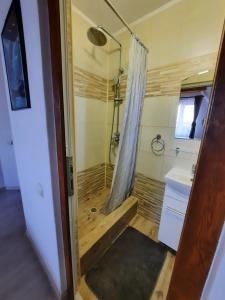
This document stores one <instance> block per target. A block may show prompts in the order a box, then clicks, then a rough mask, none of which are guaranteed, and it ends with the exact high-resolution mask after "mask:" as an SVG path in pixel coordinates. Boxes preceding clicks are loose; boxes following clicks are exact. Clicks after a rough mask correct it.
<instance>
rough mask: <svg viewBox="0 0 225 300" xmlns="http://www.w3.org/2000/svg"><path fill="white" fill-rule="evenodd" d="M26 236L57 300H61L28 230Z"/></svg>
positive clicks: (59, 293)
mask: <svg viewBox="0 0 225 300" xmlns="http://www.w3.org/2000/svg"><path fill="white" fill-rule="evenodd" d="M26 235H27V237H28V239H29V240H30V242H31V244H32V247H33V249H34V251H35V253H36V255H37V257H38V259H39V262H40V263H41V265H42V267H43V269H44V271H45V273H46V275H47V277H48V279H49V282H50V284H51V287H52V288H53V290H54V291H55V294H56V296H57V299H58V300H60V299H61V298H62V295H61V292H60V291H59V290H58V287H57V286H56V285H55V281H54V279H53V278H52V275H51V274H50V272H49V270H48V268H47V265H46V263H45V262H44V260H43V258H42V256H41V254H40V252H39V250H38V248H37V246H36V244H35V242H34V240H33V238H32V236H31V234H30V233H29V231H28V229H27V230H26Z"/></svg>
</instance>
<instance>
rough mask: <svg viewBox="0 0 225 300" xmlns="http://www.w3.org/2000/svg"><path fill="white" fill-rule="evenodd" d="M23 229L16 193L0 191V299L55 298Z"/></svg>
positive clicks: (41, 299)
mask: <svg viewBox="0 0 225 300" xmlns="http://www.w3.org/2000/svg"><path fill="white" fill-rule="evenodd" d="M25 230H26V226H25V220H24V215H23V208H22V201H21V195H20V192H19V191H0V299H1V300H55V299H57V298H56V296H55V295H54V292H53V290H52V288H51V286H50V283H49V281H48V278H47V276H46V274H45V273H44V271H43V269H42V266H41V264H40V263H39V261H38V258H37V256H36V254H35V252H34V250H33V248H32V245H31V243H30V241H29V240H28V238H27V236H26V234H25ZM46 247H47V244H46Z"/></svg>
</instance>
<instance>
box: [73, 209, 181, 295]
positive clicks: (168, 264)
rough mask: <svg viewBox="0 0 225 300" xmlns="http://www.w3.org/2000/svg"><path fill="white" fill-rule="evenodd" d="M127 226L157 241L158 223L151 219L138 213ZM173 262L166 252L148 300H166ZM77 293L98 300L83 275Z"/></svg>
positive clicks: (169, 254) (170, 254)
mask: <svg viewBox="0 0 225 300" xmlns="http://www.w3.org/2000/svg"><path fill="white" fill-rule="evenodd" d="M129 226H132V227H133V228H135V229H137V230H138V231H140V232H142V233H143V234H145V235H146V236H148V237H149V238H150V239H152V240H154V241H156V242H158V240H157V235H158V225H156V224H154V223H152V222H151V221H149V220H147V219H145V218H144V217H142V216H140V215H138V214H137V215H136V216H135V217H134V218H133V219H132V220H131V221H130V223H129ZM174 262H175V256H174V255H173V254H172V253H170V252H167V255H166V259H165V262H164V265H163V267H162V270H161V272H160V275H159V278H158V280H157V283H156V286H155V289H154V291H153V294H152V296H151V298H150V300H166V296H167V292H168V288H169V283H170V279H171V275H172V271H173V266H174ZM78 290H79V293H80V294H81V296H82V297H83V299H84V300H98V299H97V298H96V296H95V295H94V294H93V293H92V291H91V290H90V289H89V287H88V286H87V284H86V282H85V279H84V276H83V277H82V278H81V281H80V284H79V287H78Z"/></svg>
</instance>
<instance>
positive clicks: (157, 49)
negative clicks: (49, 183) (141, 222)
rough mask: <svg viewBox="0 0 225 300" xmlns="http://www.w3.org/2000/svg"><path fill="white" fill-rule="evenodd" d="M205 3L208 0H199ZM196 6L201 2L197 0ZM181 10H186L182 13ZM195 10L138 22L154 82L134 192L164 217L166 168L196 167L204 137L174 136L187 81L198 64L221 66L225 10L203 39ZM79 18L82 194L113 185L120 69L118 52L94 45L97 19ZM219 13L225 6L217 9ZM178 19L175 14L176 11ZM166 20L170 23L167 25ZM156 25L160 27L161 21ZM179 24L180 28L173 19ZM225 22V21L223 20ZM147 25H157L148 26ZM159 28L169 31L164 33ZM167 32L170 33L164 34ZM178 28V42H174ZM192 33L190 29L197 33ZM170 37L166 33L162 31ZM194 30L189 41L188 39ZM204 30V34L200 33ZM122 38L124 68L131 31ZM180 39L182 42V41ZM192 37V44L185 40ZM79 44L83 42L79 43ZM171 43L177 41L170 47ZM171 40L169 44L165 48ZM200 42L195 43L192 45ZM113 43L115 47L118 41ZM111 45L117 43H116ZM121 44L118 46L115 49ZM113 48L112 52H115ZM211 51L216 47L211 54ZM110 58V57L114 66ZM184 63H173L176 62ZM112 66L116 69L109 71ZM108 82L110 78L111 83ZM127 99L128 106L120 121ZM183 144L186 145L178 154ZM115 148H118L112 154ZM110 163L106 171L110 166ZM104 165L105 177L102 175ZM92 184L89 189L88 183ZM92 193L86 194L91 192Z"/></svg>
mask: <svg viewBox="0 0 225 300" xmlns="http://www.w3.org/2000/svg"><path fill="white" fill-rule="evenodd" d="M200 1H202V2H204V1H203V0H200ZM189 5H196V3H195V1H194V0H190V1H189ZM214 5H217V7H219V5H221V6H222V5H223V4H222V1H221V0H216V3H215V4H214ZM177 12H180V13H179V14H178V13H177ZM190 12H191V10H188V13H187V9H186V4H185V3H181V4H180V5H177V6H176V5H175V6H174V7H173V8H171V9H170V10H167V11H165V12H163V13H161V14H159V15H157V16H155V17H154V18H152V19H151V20H146V21H144V22H143V23H141V24H139V25H137V28H135V30H136V31H137V33H138V34H139V35H140V36H141V37H142V39H143V40H144V41H145V43H147V45H148V46H149V48H150V50H151V51H150V60H149V70H148V77H147V78H148V79H147V88H146V94H145V100H144V109H143V115H142V120H141V128H140V139H139V148H138V159H137V176H136V181H135V188H134V194H135V195H136V196H137V197H138V198H139V213H141V214H142V215H144V216H145V217H147V218H149V219H151V220H153V221H154V222H156V223H159V217H160V211H161V205H162V199H163V190H164V183H163V181H164V175H165V174H166V172H167V171H168V170H169V169H170V168H171V167H174V166H179V167H181V168H185V169H190V170H191V166H192V163H193V162H195V161H196V159H197V155H198V150H199V145H200V142H199V141H187V140H178V139H175V138H174V133H175V122H176V114H177V108H178V101H179V93H180V85H181V81H182V80H183V79H185V78H186V77H189V76H191V75H193V74H196V73H197V72H199V71H202V70H205V69H210V68H212V67H214V66H215V61H216V53H215V51H217V48H218V40H219V39H218V37H219V33H216V34H215V29H216V28H217V29H218V28H219V24H220V23H221V20H222V18H221V14H220V16H219V18H216V19H215V20H216V22H215V23H214V24H211V23H210V22H211V20H212V19H210V22H209V23H210V24H211V25H212V26H209V24H208V27H209V30H208V32H207V34H208V36H209V38H208V39H207V40H206V39H205V38H204V30H203V27H205V26H202V21H201V23H195V21H196V22H197V21H198V20H199V17H198V15H199V14H200V15H201V14H202V11H200V10H199V11H197V12H196V14H195V15H194V16H193V15H192V14H191V13H190ZM208 12H210V13H211V6H210V5H209V4H207V5H204V14H205V15H207V13H208ZM182 13H183V14H184V15H185V18H186V17H187V19H188V20H190V22H191V23H190V24H191V26H192V27H193V28H198V30H199V32H196V35H193V34H192V33H191V31H190V24H188V23H187V24H186V23H185V20H184V18H183V15H182ZM74 14H75V17H76V18H77V21H76V22H77V24H76V28H75V31H74V33H73V34H75V36H74V40H75V41H76V42H77V44H76V45H74V49H73V50H74V51H73V55H74V56H75V60H74V61H75V68H74V75H75V76H74V77H75V81H74V91H75V94H76V99H75V101H76V106H75V107H76V135H77V165H78V178H79V189H80V192H79V194H80V198H83V197H86V196H87V194H89V193H90V192H92V191H94V189H95V188H96V189H99V188H101V187H103V186H104V185H103V176H102V175H103V174H104V176H105V179H104V180H105V181H104V184H105V183H106V185H107V186H109V185H110V182H111V178H112V171H113V170H112V169H111V168H109V166H108V148H109V136H110V130H111V123H112V111H113V101H112V100H113V93H112V90H111V86H112V81H111V80H107V79H108V78H110V79H111V78H113V76H114V75H115V74H116V73H117V65H118V57H117V56H118V53H115V52H113V51H108V50H109V49H107V48H105V47H103V48H102V47H94V46H92V45H91V44H90V43H89V41H88V40H87V38H86V32H87V29H88V27H90V24H88V23H87V22H86V19H82V17H81V16H78V15H77V13H76V12H74ZM216 14H218V13H216ZM175 15H176V16H178V19H177V20H176V21H174V16H175ZM164 19H165V20H167V21H168V22H167V24H168V25H167V26H166V28H165V26H164V23H163V22H164ZM154 24H157V26H155V27H154ZM176 24H180V28H181V29H180V28H179V30H178V31H177V29H178V28H177V27H176V28H175V27H174V26H173V25H176ZM221 24H222V23H221ZM146 28H151V30H150V31H146ZM160 30H161V31H162V32H161V34H158V33H160ZM165 32H166V34H165ZM174 33H176V40H177V44H175V43H173V44H171V42H168V40H169V39H173V38H174ZM190 33H191V34H190ZM165 35H166V38H163V39H162V36H164V37H165ZM187 37H188V42H187V40H185V38H187ZM201 37H202V38H201ZM117 38H118V39H119V40H121V42H122V44H123V58H122V61H123V64H124V65H123V66H124V68H125V73H126V70H127V66H128V62H127V60H128V48H129V41H130V36H129V34H127V33H124V34H121V35H118V36H117ZM179 40H181V41H183V42H182V43H179ZM184 41H185V42H186V44H185V43H184ZM78 43H80V44H78ZM168 45H170V47H168ZM164 46H167V47H164ZM191 47H193V49H191ZM112 49H113V48H112ZM112 49H111V48H110V50H112ZM113 50H114V49H113ZM110 53H114V54H113V57H114V58H113V59H112V57H111V56H110ZM206 53H209V54H206ZM107 60H109V62H110V64H109V65H107ZM176 61H177V63H174V62H176ZM107 66H108V67H109V69H108V70H107ZM107 83H108V85H107ZM125 90H126V75H125V76H123V79H122V84H121V94H122V97H125ZM123 110H124V103H123V105H121V114H120V123H121V120H122V112H123ZM156 134H161V135H162V138H163V139H164V140H165V143H166V150H165V153H164V154H163V155H162V156H155V155H154V154H153V153H152V152H151V140H152V139H153V138H154V137H155V136H156ZM176 147H179V148H180V152H179V154H178V155H177V156H176V151H175V149H176ZM115 155H116V149H115V151H114V154H113V155H112V157H113V158H114V157H115ZM103 164H106V165H107V167H106V168H105V169H106V170H107V171H106V172H105V173H104V168H103ZM98 172H99V174H100V176H97V173H98ZM88 187H90V188H88ZM86 192H87V193H86Z"/></svg>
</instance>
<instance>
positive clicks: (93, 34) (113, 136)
mask: <svg viewBox="0 0 225 300" xmlns="http://www.w3.org/2000/svg"><path fill="white" fill-rule="evenodd" d="M105 33H106V34H107V35H108V36H110V37H111V38H112V39H113V40H114V41H115V42H116V43H117V44H118V45H119V69H118V74H117V76H115V77H114V78H113V84H112V87H113V92H114V97H113V100H114V101H113V117H112V127H111V133H110V144H109V164H110V166H112V159H111V153H112V147H113V146H114V147H117V146H118V145H119V141H120V132H119V121H120V105H121V104H122V102H123V99H122V98H121V95H120V83H121V77H122V75H123V72H124V71H123V69H122V67H121V55H122V45H121V43H120V42H119V41H118V40H117V39H116V38H115V37H114V36H113V35H112V34H111V33H110V32H109V31H108V30H106V29H105V28H104V27H102V26H96V27H91V28H89V29H88V32H87V37H88V39H89V41H90V42H91V43H92V44H93V45H95V46H104V45H105V44H106V43H107V37H106V36H105ZM115 121H116V124H115ZM115 125H116V126H115ZM114 127H116V128H115V132H113V131H114Z"/></svg>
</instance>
